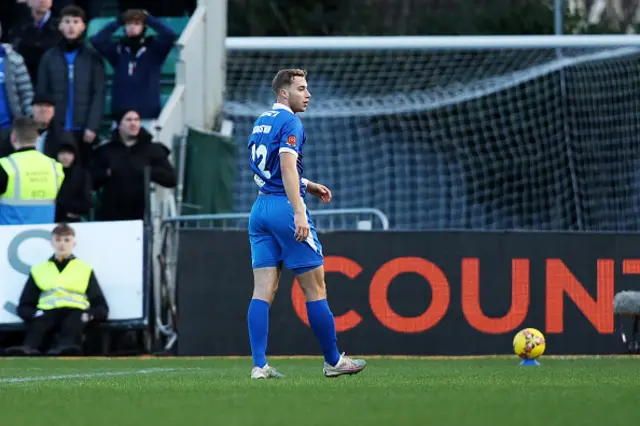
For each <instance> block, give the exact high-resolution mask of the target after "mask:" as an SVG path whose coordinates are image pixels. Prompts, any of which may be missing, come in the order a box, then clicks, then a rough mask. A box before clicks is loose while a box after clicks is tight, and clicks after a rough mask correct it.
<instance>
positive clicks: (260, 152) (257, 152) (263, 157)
mask: <svg viewBox="0 0 640 426" xmlns="http://www.w3.org/2000/svg"><path fill="white" fill-rule="evenodd" d="M258 158H260V162H258V161H257V159H258ZM251 159H252V160H253V162H254V164H256V165H257V166H258V169H260V172H261V173H262V174H263V175H264V177H265V178H267V179H271V172H270V171H269V170H267V169H266V168H265V165H266V163H267V147H266V146H264V145H260V146H258V147H257V148H256V145H255V144H253V145H251Z"/></svg>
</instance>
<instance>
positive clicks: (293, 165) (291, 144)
mask: <svg viewBox="0 0 640 426" xmlns="http://www.w3.org/2000/svg"><path fill="white" fill-rule="evenodd" d="M302 138H303V131H302V124H300V122H299V121H297V122H295V121H294V122H292V123H290V126H287V129H286V130H285V131H284V132H283V133H282V136H281V140H280V151H279V155H280V174H281V175H282V184H283V185H284V190H285V192H286V193H287V198H288V199H289V203H290V204H291V207H293V221H294V225H295V228H296V232H295V237H296V239H297V240H298V241H304V240H306V239H307V237H308V236H309V232H310V229H309V221H308V220H307V208H306V206H305V205H304V201H302V196H301V195H300V174H299V173H298V155H299V151H298V150H299V147H300V144H301V143H302Z"/></svg>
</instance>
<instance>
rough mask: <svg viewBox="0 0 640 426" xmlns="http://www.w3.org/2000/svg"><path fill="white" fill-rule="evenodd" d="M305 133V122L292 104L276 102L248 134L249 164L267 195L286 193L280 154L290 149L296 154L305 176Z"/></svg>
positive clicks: (301, 193) (254, 177)
mask: <svg viewBox="0 0 640 426" xmlns="http://www.w3.org/2000/svg"><path fill="white" fill-rule="evenodd" d="M305 139H306V135H305V133H304V127H303V126H302V121H300V118H298V116H296V115H295V114H294V113H293V112H292V111H291V109H290V108H289V107H287V106H286V105H282V104H274V105H273V107H272V109H271V110H269V111H266V112H264V113H263V114H262V115H260V117H258V119H257V120H256V121H255V123H254V124H253V130H252V132H251V136H250V137H249V144H248V148H249V164H250V165H251V169H252V170H253V173H254V176H253V180H254V182H255V183H256V185H258V188H260V191H262V192H264V193H265V194H281V195H286V191H285V189H284V184H283V183H282V173H281V172H280V153H281V152H290V153H291V154H293V155H295V156H296V157H297V166H298V174H299V175H300V178H301V179H302V172H303V168H302V147H303V145H304V142H305ZM305 192H306V185H304V184H303V182H302V180H301V182H300V195H301V196H303V197H304V195H305Z"/></svg>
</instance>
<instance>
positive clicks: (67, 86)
mask: <svg viewBox="0 0 640 426" xmlns="http://www.w3.org/2000/svg"><path fill="white" fill-rule="evenodd" d="M86 27H87V25H86V21H85V15H84V11H83V10H82V9H80V8H79V7H77V6H68V7H66V8H64V9H63V10H62V12H61V20H60V31H61V32H62V36H63V38H62V41H61V42H60V43H59V44H58V45H56V46H54V47H53V48H51V49H50V50H48V51H47V53H45V54H44V56H43V57H42V61H41V62H40V66H39V67H38V86H37V88H36V93H37V94H38V95H41V96H48V97H51V98H52V99H53V100H54V103H55V116H54V120H55V121H56V122H57V123H58V124H60V125H61V126H62V128H63V129H64V130H65V131H70V132H74V136H75V138H76V142H78V154H79V156H80V159H79V160H80V163H81V164H83V165H85V166H86V165H87V164H89V161H90V159H91V152H92V150H93V145H92V144H93V143H94V142H95V141H96V136H97V133H98V131H99V129H100V124H101V122H102V113H103V111H104V102H105V84H106V83H105V70H104V64H103V61H102V58H100V55H98V54H97V53H96V52H94V51H93V50H91V49H90V48H89V47H87V46H86V45H85V43H84V34H85V30H86Z"/></svg>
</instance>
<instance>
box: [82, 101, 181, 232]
mask: <svg viewBox="0 0 640 426" xmlns="http://www.w3.org/2000/svg"><path fill="white" fill-rule="evenodd" d="M115 119H116V122H117V123H118V128H117V129H116V130H114V131H113V133H112V136H111V140H109V141H107V142H106V143H104V144H101V145H100V146H99V147H98V148H97V149H96V151H95V152H94V163H93V166H92V168H91V174H92V179H93V183H94V189H96V190H98V189H102V192H101V194H100V195H99V201H100V209H98V214H97V219H98V220H103V221H109V220H139V219H143V218H144V213H145V208H146V201H147V196H146V190H145V189H146V187H145V169H146V168H149V175H150V179H151V181H152V182H155V183H157V184H159V185H162V186H164V187H167V188H174V187H175V186H176V183H177V178H176V171H175V169H174V168H173V166H172V165H171V163H170V162H169V153H170V151H169V149H168V148H167V147H166V146H164V145H163V144H161V143H156V142H152V136H151V134H150V133H149V132H148V131H147V130H145V129H144V128H142V127H141V125H140V115H139V114H138V113H137V112H136V111H134V110H124V111H121V112H119V113H117V114H116V117H115Z"/></svg>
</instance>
